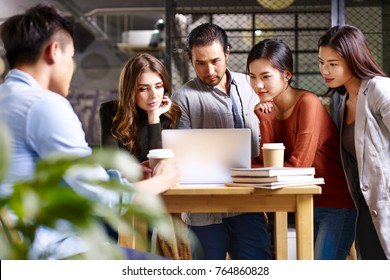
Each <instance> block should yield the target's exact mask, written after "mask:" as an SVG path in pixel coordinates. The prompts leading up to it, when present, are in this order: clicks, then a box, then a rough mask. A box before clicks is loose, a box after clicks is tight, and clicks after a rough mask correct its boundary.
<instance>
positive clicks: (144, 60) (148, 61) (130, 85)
mask: <svg viewBox="0 0 390 280" xmlns="http://www.w3.org/2000/svg"><path fill="white" fill-rule="evenodd" d="M145 72H154V73H157V74H158V75H159V76H160V77H161V80H162V82H163V85H164V95H169V87H170V84H169V78H168V72H167V70H166V68H165V67H164V65H163V64H162V62H161V61H160V60H158V59H157V58H155V57H154V56H152V55H150V54H147V53H140V54H138V55H136V56H134V57H133V58H131V59H130V60H129V61H128V62H127V63H126V64H125V65H124V67H123V68H122V71H121V74H120V78H119V86H118V101H117V111H116V114H115V116H114V119H113V125H112V128H111V134H112V136H113V137H114V138H115V139H116V140H117V141H118V143H120V144H121V145H122V146H123V147H125V148H126V150H128V151H129V152H130V153H132V154H137V152H138V150H139V148H138V147H137V143H136V136H137V132H138V130H139V121H138V120H139V117H138V112H137V108H139V107H138V106H137V104H136V94H137V85H138V79H139V77H140V76H141V74H142V73H145ZM138 110H139V109H138ZM180 113H181V111H180V108H179V106H177V105H176V104H175V103H172V106H171V108H170V110H169V111H168V112H166V113H165V114H164V116H166V117H167V118H168V119H169V120H170V124H169V127H170V128H173V127H175V125H176V122H177V120H178V118H179V116H180Z"/></svg>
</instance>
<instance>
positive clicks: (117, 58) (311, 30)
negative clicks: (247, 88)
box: [0, 0, 390, 146]
mask: <svg viewBox="0 0 390 280" xmlns="http://www.w3.org/2000/svg"><path fill="white" fill-rule="evenodd" d="M40 2H42V1H40V0H0V7H1V9H0V23H1V22H3V21H4V20H5V19H6V18H7V17H9V16H11V15H14V14H18V13H22V12H23V11H24V10H25V9H26V8H29V7H31V6H33V5H35V4H38V3H40ZM46 2H50V3H52V4H54V5H55V6H57V7H58V8H59V9H61V10H62V11H63V13H64V14H65V15H67V16H68V17H69V18H70V19H71V20H72V21H73V22H74V23H75V47H76V55H75V65H76V69H75V73H74V76H73V80H72V84H71V92H70V94H69V97H68V99H69V100H70V102H71V103H72V105H73V107H74V109H75V111H76V113H77V114H78V116H79V117H80V119H81V121H82V123H83V126H84V130H85V131H86V137H87V141H88V143H89V144H90V145H91V146H97V145H99V139H100V127H99V118H98V113H97V112H98V111H97V110H98V108H99V105H100V104H101V103H102V102H104V101H106V100H110V99H115V98H116V95H117V84H118V78H119V73H120V70H121V67H122V65H123V64H124V62H125V61H126V60H127V59H129V58H130V57H132V56H133V55H135V54H136V53H138V52H148V53H151V54H152V55H154V56H156V57H158V58H159V59H161V60H162V61H163V62H164V64H165V65H166V67H167V69H168V71H169V72H170V76H171V81H172V92H173V91H174V90H176V89H177V88H179V87H180V86H181V85H182V84H183V83H185V82H186V81H188V80H189V79H191V78H193V77H194V75H195V74H194V72H193V69H192V66H191V64H190V63H189V60H188V58H187V56H186V55H185V53H184V44H185V39H186V35H187V34H188V33H189V32H190V31H191V30H192V29H193V28H194V27H196V26H197V25H199V24H201V23H204V22H212V23H215V24H218V25H220V26H221V27H222V28H224V29H225V30H226V31H227V33H228V35H229V39H230V44H231V45H232V52H231V55H230V58H229V63H228V66H229V68H230V70H232V71H237V72H245V63H246V56H247V54H248V52H249V50H250V49H251V47H252V46H253V44H254V43H257V42H258V41H260V40H262V39H266V38H280V39H282V40H284V41H285V42H286V43H287V44H288V45H289V46H290V48H291V49H292V50H293V53H294V68H295V69H294V72H295V73H294V77H293V80H294V82H295V85H296V86H298V87H303V88H306V89H309V90H312V91H314V92H316V93H317V94H318V95H319V96H320V97H321V99H322V101H323V103H324V105H325V106H326V107H327V109H328V111H329V113H330V114H332V115H333V113H334V109H333V107H334V106H335V105H336V103H337V99H333V98H331V97H329V96H327V97H323V96H322V95H323V93H324V92H325V91H326V86H325V84H324V82H323V81H322V78H321V76H320V74H319V70H318V53H317V40H318V39H319V37H320V36H321V35H322V34H324V32H325V31H326V30H327V29H328V28H329V27H331V26H333V25H336V24H343V23H347V24H352V25H355V26H357V27H359V28H360V29H361V30H362V31H363V32H364V34H365V36H366V38H367V40H368V42H369V45H370V48H371V50H372V51H373V53H374V55H375V57H376V59H377V61H378V62H379V64H380V65H381V66H382V68H383V69H384V70H385V72H386V73H387V74H390V36H389V31H390V0H316V1H313V0H213V1H203V0H192V1H189V0H165V1H164V0H143V1H135V0H127V1H124V0H83V1H75V0H50V1H46ZM7 71H8V66H7V63H6V61H5V58H4V49H3V48H2V47H0V82H1V81H2V80H3V79H4V77H5V75H6V73H7Z"/></svg>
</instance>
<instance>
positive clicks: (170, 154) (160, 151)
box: [147, 149, 175, 158]
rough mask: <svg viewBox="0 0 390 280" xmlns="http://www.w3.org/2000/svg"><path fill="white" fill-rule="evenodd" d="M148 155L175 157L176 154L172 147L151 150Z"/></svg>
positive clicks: (151, 156)
mask: <svg viewBox="0 0 390 280" xmlns="http://www.w3.org/2000/svg"><path fill="white" fill-rule="evenodd" d="M147 157H148V158H173V157H175V154H174V153H173V151H172V150H171V149H153V150H150V151H149V153H148V155H147Z"/></svg>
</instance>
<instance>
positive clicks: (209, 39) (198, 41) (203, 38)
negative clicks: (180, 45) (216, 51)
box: [186, 23, 230, 60]
mask: <svg viewBox="0 0 390 280" xmlns="http://www.w3.org/2000/svg"><path fill="white" fill-rule="evenodd" d="M214 41H219V42H220V43H221V46H222V47H223V51H224V53H225V54H226V53H228V51H229V49H230V44H229V41H228V36H227V34H226V32H225V30H223V29H222V28H221V27H219V26H218V25H216V24H212V23H203V24H201V25H199V26H197V27H195V28H194V29H193V30H192V31H191V32H190V34H188V37H187V42H186V52H187V54H188V57H189V58H190V60H191V59H192V47H194V46H206V45H210V44H211V43H213V42H214Z"/></svg>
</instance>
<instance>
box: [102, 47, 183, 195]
mask: <svg viewBox="0 0 390 280" xmlns="http://www.w3.org/2000/svg"><path fill="white" fill-rule="evenodd" d="M169 88H170V83H169V77H168V73H167V71H166V68H165V67H164V65H163V64H162V62H161V61H160V60H158V59H157V58H155V57H154V56H152V55H150V54H147V53H140V54H138V55H136V56H134V57H133V58H131V59H130V60H129V61H128V62H127V63H126V64H125V65H124V67H123V69H122V72H121V75H120V78H119V86H118V100H112V101H108V102H105V103H103V104H102V105H101V106H100V109H99V116H100V124H101V145H102V146H118V147H119V148H122V149H124V150H126V151H128V152H129V153H130V154H131V155H133V156H135V157H136V158H137V159H138V160H139V161H140V162H144V161H146V160H147V154H148V151H149V150H151V149H158V148H161V147H162V143H161V129H166V128H175V127H176V125H177V123H178V119H179V117H180V109H179V107H178V106H177V105H176V104H175V103H173V102H172V101H171V100H170V98H169V95H170V94H169ZM160 191H163V190H156V192H160Z"/></svg>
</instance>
